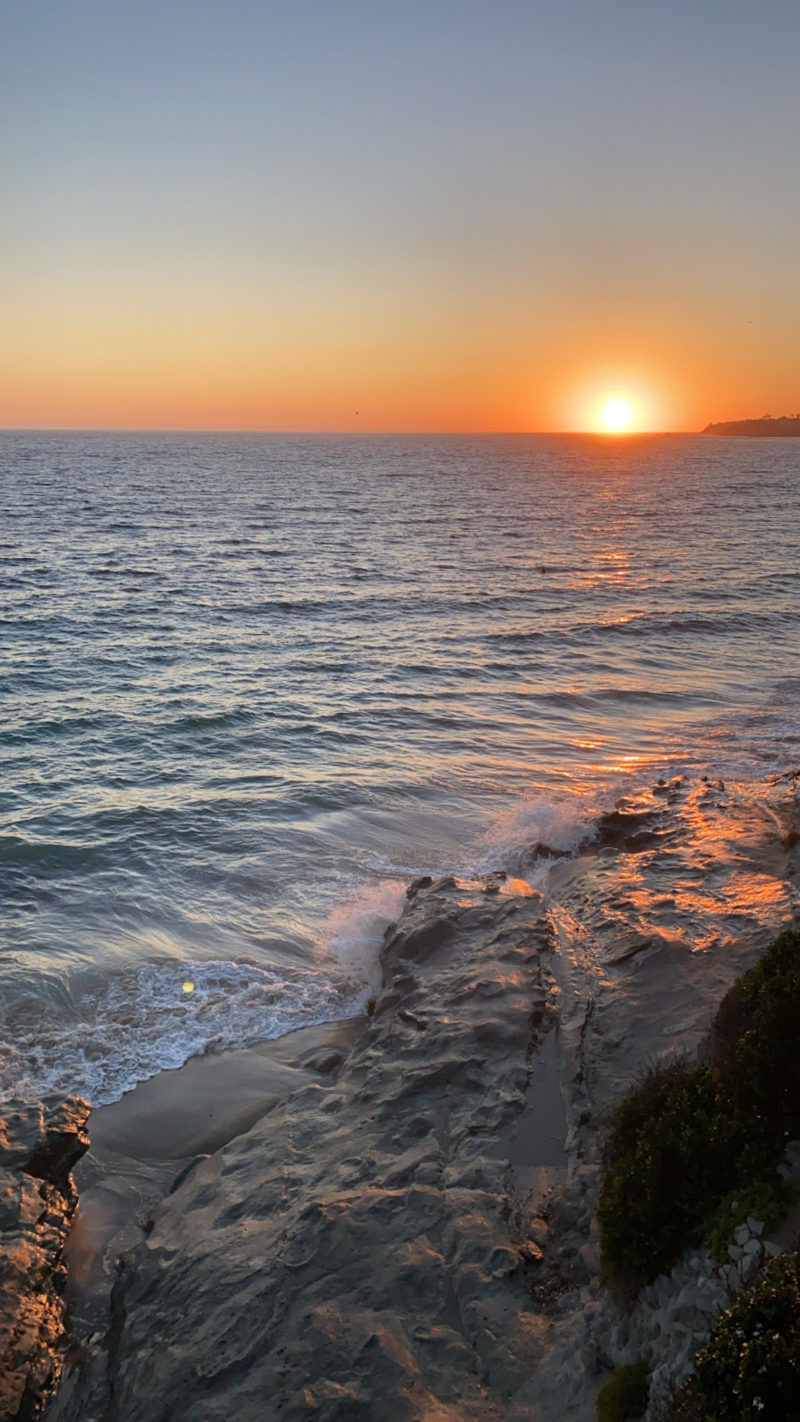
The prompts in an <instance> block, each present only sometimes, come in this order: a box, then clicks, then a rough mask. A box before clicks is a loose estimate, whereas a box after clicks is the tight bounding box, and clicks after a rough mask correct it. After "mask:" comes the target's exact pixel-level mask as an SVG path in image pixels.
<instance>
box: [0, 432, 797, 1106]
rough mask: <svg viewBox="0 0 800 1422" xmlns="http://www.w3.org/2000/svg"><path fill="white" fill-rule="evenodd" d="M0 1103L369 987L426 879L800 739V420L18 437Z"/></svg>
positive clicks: (534, 858)
mask: <svg viewBox="0 0 800 1422" xmlns="http://www.w3.org/2000/svg"><path fill="white" fill-rule="evenodd" d="M0 469H1V470H2V511H3V512H2V524H0V596H1V597H2V604H1V606H2V613H1V617H0V623H1V626H2V715H1V717H0V753H1V755H2V772H1V775H0V864H1V869H0V912H1V914H2V946H1V948H0V1089H1V1090H2V1092H3V1093H5V1094H9V1093H12V1092H14V1091H19V1090H26V1091H31V1090H33V1091H41V1090H42V1089H44V1088H49V1087H57V1088H59V1089H62V1090H78V1091H81V1092H83V1093H84V1094H86V1095H88V1097H89V1098H90V1099H91V1101H92V1102H93V1103H95V1104H99V1103H102V1102H106V1101H109V1100H113V1099H115V1098H117V1097H119V1096H120V1095H121V1094H122V1093H123V1092H124V1091H125V1090H126V1089H128V1088H129V1087H131V1086H132V1085H134V1084H135V1083H136V1082H137V1081H139V1080H143V1079H145V1078H147V1077H148V1076H151V1075H153V1074H154V1073H155V1072H157V1071H160V1070H162V1069H164V1068H169V1067H175V1066H178V1065H180V1064H181V1063H182V1062H183V1061H185V1060H186V1059H187V1057H189V1056H190V1055H192V1054H195V1053H198V1052H203V1051H208V1050H220V1049H223V1048H226V1047H237V1046H243V1045H246V1044H249V1043H252V1042H255V1041H258V1040H261V1039H264V1038H268V1037H273V1036H277V1035H280V1034H282V1033H284V1032H287V1031H289V1030H291V1029H292V1028H294V1027H297V1026H302V1025H305V1024H309V1023H312V1022H319V1021H324V1020H332V1019H335V1018H338V1017H344V1016H347V1015H349V1014H351V1013H353V1012H355V1011H358V1010H361V1009H362V1008H363V1005H364V1002H365V1000H366V996H367V994H368V992H369V990H370V981H371V977H372V975H373V974H374V969H375V962H376V957H377V951H378V947H379V944H380V939H381V934H382V931H383V928H384V927H385V925H386V923H387V922H388V921H389V920H391V919H392V918H394V917H396V916H397V914H398V913H399V912H400V911H401V908H402V904H403V900H404V890H405V886H406V884H407V882H408V880H409V879H410V878H411V877H412V876H414V875H416V874H420V873H434V874H435V873H438V872H440V871H446V870H453V869H460V870H463V871H474V870H488V869H494V868H500V867H503V866H506V867H511V868H512V869H513V870H514V872H515V873H518V874H520V873H521V874H524V875H525V876H526V877H527V878H528V879H529V880H530V881H531V882H533V883H539V884H544V883H545V882H546V871H547V866H548V863H549V862H552V855H551V851H559V850H560V851H564V850H567V851H573V850H574V849H575V848H576V847H577V846H578V844H579V843H580V842H581V841H582V840H583V839H585V838H586V837H587V836H589V835H591V830H592V822H593V818H594V817H595V816H596V815H597V814H598V813H599V812H600V811H601V810H603V809H605V808H607V807H608V806H609V805H610V804H611V803H612V802H613V801H614V799H615V797H617V796H619V795H620V794H625V793H628V792H630V791H632V790H636V789H637V788H638V787H640V786H643V785H646V784H648V783H651V782H652V781H653V780H654V779H656V778H657V777H659V776H665V775H666V776H669V775H673V774H676V773H681V772H687V773H692V774H697V775H699V774H703V773H705V774H714V775H720V774H725V775H736V776H737V777H739V778H740V779H742V780H747V781H749V782H752V783H753V784H757V783H758V782H760V781H764V780H765V779H766V777H768V776H769V775H771V774H778V773H780V772H784V771H786V770H788V769H791V768H793V767H796V765H797V764H798V761H800V709H799V703H800V695H799V693H800V666H798V659H797V654H798V649H799V646H798V644H799V643H800V637H799V636H798V618H797V606H798V596H799V595H800V570H799V568H798V556H797V555H798V528H800V441H798V440H794V441H793V440H788V439H787V440H778V439H776V440H769V441H765V440H746V439H714V438H710V437H705V438H704V437H689V436H687V437H683V436H681V437H650V438H630V437H629V438H624V439H611V438H590V437H578V436H575V437H568V436H561V437H545V436H537V437H533V436H531V437H522V436H519V437H511V436H509V437H489V436H486V437H481V438H474V437H470V438H466V437H448V438H444V437H442V438H434V437H422V436H419V437H403V438H397V437H389V436H385V437H384V436H382V437H377V436H375V437H366V436H362V437H344V436H326V437H321V436H314V437H310V436H299V435H298V436H291V437H290V436H278V435H247V436H241V435H190V434H185V435H183V434H163V433H159V434H139V433H137V434H117V433H114V434H105V433H91V434H80V433H24V432H13V433H5V434H3V435H0Z"/></svg>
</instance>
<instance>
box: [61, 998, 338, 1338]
mask: <svg viewBox="0 0 800 1422" xmlns="http://www.w3.org/2000/svg"><path fill="white" fill-rule="evenodd" d="M364 1021H365V1019H364V1018H363V1017H358V1018H352V1019H350V1020H349V1021H345V1022H333V1023H323V1024H321V1025H318V1026H314V1027H304V1028H301V1029H299V1030H298V1031H296V1032H291V1033H289V1034H288V1035H287V1036H285V1037H280V1038H278V1039H277V1040H276V1041H270V1042H260V1043H259V1044H258V1045H256V1046H254V1047H248V1048H245V1049H243V1050H240V1051H233V1052H220V1053H209V1054H207V1055H206V1056H202V1057H192V1058H191V1059H190V1060H189V1061H188V1062H186V1063H185V1065H184V1066H182V1067H181V1068H180V1069H178V1070H176V1071H165V1072H160V1073H159V1075H158V1076H154V1077H151V1079H150V1080H149V1081H145V1082H142V1083H141V1084H140V1085H139V1086H137V1087H136V1088H135V1089H134V1090H133V1091H129V1092H128V1093H127V1094H126V1095H125V1096H123V1097H122V1099H121V1100H120V1101H115V1102H113V1103H112V1104H111V1105H109V1106H100V1107H98V1108H97V1109H96V1110H95V1111H93V1112H92V1114H91V1117H90V1124H89V1130H90V1135H91V1148H90V1150H89V1151H88V1153H87V1154H86V1156H85V1157H84V1158H83V1160H81V1161H80V1163H79V1165H78V1167H77V1168H76V1171H75V1176H76V1182H77V1185H78V1189H79V1192H80V1203H79V1206H78V1212H77V1217H76V1220H75V1223H74V1225H73V1228H72V1233H71V1235H70V1239H69V1242H68V1245H67V1249H66V1259H67V1263H68V1267H69V1285H68V1300H69V1304H70V1308H71V1311H72V1315H73V1320H74V1322H75V1324H76V1325H77V1326H79V1327H88V1326H93V1325H96V1326H100V1325H101V1324H102V1322H103V1319H104V1317H105V1313H106V1310H107V1304H108V1293H109V1290H110V1288H111V1284H112V1282H113V1278H114V1275H115V1272H116V1264H117V1259H118V1257H119V1256H120V1254H122V1253H123V1252H124V1251H126V1250H129V1249H132V1248H135V1247H136V1245H137V1244H139V1243H140V1242H141V1240H142V1239H143V1238H144V1229H143V1226H144V1223H145V1221H146V1219H147V1217H148V1215H149V1212H150V1210H151V1209H152V1207H153V1206H154V1205H155V1204H156V1203H157V1202H158V1201H159V1200H161V1199H163V1198H164V1196H165V1195H167V1194H168V1192H169V1190H170V1189H171V1188H173V1187H174V1186H175V1183H176V1181H179V1180H180V1177H181V1175H182V1173H183V1172H184V1171H185V1170H186V1169H187V1168H188V1167H189V1166H190V1165H191V1164H192V1162H194V1161H196V1160H198V1159H199V1158H201V1157H203V1156H207V1155H211V1154H212V1153H213V1152H214V1151H217V1150H220V1149H221V1148H222V1147H223V1146H225V1145H226V1144H227V1143H228V1142H229V1141H231V1140H233V1139H234V1137H236V1136H239V1135H241V1134H243V1133H244V1132H245V1131H248V1130H249V1129H250V1128H251V1126H253V1125H254V1124H255V1123H256V1121H258V1120H259V1119H260V1118H261V1117H262V1116H264V1115H266V1114H267V1113H268V1112H269V1111H271V1110H272V1109H273V1108H274V1107H275V1106H276V1105H277V1104H278V1103H279V1102H281V1101H283V1100H284V1099H285V1097H287V1096H288V1095H289V1094H290V1093H291V1092H292V1091H295V1090H296V1089H297V1088H298V1087H300V1086H305V1085H309V1084H311V1083H313V1082H314V1081H320V1080H323V1079H328V1080H330V1079H331V1077H332V1076H333V1075H335V1072H336V1070H337V1069H338V1067H339V1065H340V1064H341V1062H342V1060H343V1058H344V1056H345V1055H346V1054H347V1052H348V1051H349V1050H350V1048H351V1046H352V1045H353V1043H354V1042H355V1041H356V1040H357V1038H358V1037H359V1035H360V1034H361V1032H362V1031H363V1026H364Z"/></svg>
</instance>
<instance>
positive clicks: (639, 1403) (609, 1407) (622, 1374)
mask: <svg viewBox="0 0 800 1422" xmlns="http://www.w3.org/2000/svg"><path fill="white" fill-rule="evenodd" d="M649 1390H650V1389H649V1382H648V1367H647V1360H646V1358H639V1359H638V1361H637V1362H635V1363H628V1364H626V1366H625V1367H622V1368H615V1369H614V1371H613V1373H612V1374H611V1378H610V1380H609V1381H608V1382H607V1383H606V1385H605V1387H603V1388H601V1389H600V1391H599V1393H598V1394H597V1422H636V1420H637V1418H639V1417H641V1416H642V1413H643V1412H644V1410H645V1408H646V1406H647V1398H648V1393H649Z"/></svg>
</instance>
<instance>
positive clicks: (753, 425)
mask: <svg viewBox="0 0 800 1422" xmlns="http://www.w3.org/2000/svg"><path fill="white" fill-rule="evenodd" d="M703 434H710V435H749V436H754V435H755V436H758V435H768V436H771V437H772V438H775V437H776V436H777V438H779V439H781V438H786V436H787V435H789V436H797V435H800V414H797V415H778V416H777V417H773V416H772V415H762V416H761V418H760V419H757V420H720V421H719V422H718V423H717V424H711V425H706V427H705V429H704V430H703Z"/></svg>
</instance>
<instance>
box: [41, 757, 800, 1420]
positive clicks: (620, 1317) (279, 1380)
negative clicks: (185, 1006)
mask: <svg viewBox="0 0 800 1422" xmlns="http://www.w3.org/2000/svg"><path fill="white" fill-rule="evenodd" d="M790 788H791V789H792V791H793V788H794V783H793V782H792V787H790ZM797 813H798V808H797V802H796V796H795V795H794V793H792V795H791V797H790V798H788V799H787V795H786V788H785V787H784V786H781V785H776V787H775V801H774V805H773V804H772V803H769V802H767V801H763V802H761V803H759V804H754V803H753V802H752V801H751V800H750V799H749V798H747V797H746V796H745V797H740V796H739V795H738V794H737V791H736V789H735V787H731V786H726V785H723V784H722V782H708V781H702V782H695V783H690V782H688V781H686V780H684V779H680V780H674V781H670V782H669V783H662V784H660V785H658V786H656V787H654V789H653V791H652V793H651V795H650V796H649V797H643V799H641V800H639V801H637V802H631V803H627V802H626V803H624V804H621V805H619V806H618V807H617V809H616V810H615V811H614V812H610V813H609V815H608V816H607V817H605V819H604V820H603V821H601V825H600V832H599V834H598V836H597V839H596V840H595V841H593V842H592V843H591V844H588V845H586V846H584V848H583V850H582V852H581V854H580V855H579V856H578V857H577V858H575V859H572V860H561V861H560V862H559V863H558V864H557V865H555V866H554V868H553V869H552V871H551V876H550V885H549V896H548V901H547V903H545V901H544V899H543V898H542V896H541V894H539V893H538V892H536V891H535V890H532V889H531V888H530V886H529V885H528V884H527V883H525V881H523V880H515V879H509V878H507V877H506V875H504V874H502V873H498V874H492V875H487V876H485V877H483V878H480V879H476V880H470V881H464V880H460V879H456V878H447V879H442V880H439V881H437V882H431V880H430V879H424V880H419V881H417V883H416V884H415V885H412V887H411V889H410V890H409V894H408V906H407V909H406V911H405V913H404V915H403V917H402V919H401V921H400V923H399V924H398V925H396V926H395V927H394V928H393V929H392V930H390V931H389V932H388V933H387V938H386V942H385V946H384V949H383V953H382V967H383V975H384V984H383V988H382V990H381V991H380V992H379V993H378V995H377V997H376V999H375V1001H374V1004H373V1010H372V1013H371V1016H370V1017H369V1019H368V1020H367V1021H366V1022H365V1024H364V1026H363V1031H361V1032H360V1034H359V1035H358V1037H357V1039H356V1041H355V1045H353V1046H351V1047H350V1048H349V1050H345V1051H343V1052H340V1053H338V1054H336V1053H334V1054H332V1055H329V1056H326V1057H325V1059H324V1060H323V1059H322V1058H319V1059H317V1058H315V1059H314V1062H313V1063H312V1062H311V1061H310V1059H309V1066H312V1065H313V1066H314V1068H315V1069H316V1070H318V1071H319V1072H321V1073H323V1075H322V1077H321V1079H319V1080H315V1081H310V1082H309V1081H305V1082H304V1083H303V1084H302V1085H301V1086H300V1087H299V1088H298V1089H296V1090H293V1091H292V1092H291V1094H290V1095H289V1096H288V1097H287V1098H285V1099H282V1100H281V1101H279V1102H277V1103H276V1104H270V1105H269V1106H268V1108H266V1107H265V1112H266V1113H265V1114H264V1115H263V1116H262V1118H261V1119H260V1120H258V1121H257V1122H256V1124H254V1125H253V1126H252V1127H251V1128H250V1129H249V1130H247V1132H246V1133H245V1134H242V1135H239V1136H237V1138H236V1139H234V1140H232V1141H230V1143H229V1144H227V1145H226V1146H224V1148H222V1149H219V1150H214V1151H213V1152H212V1153H210V1154H207V1155H204V1156H203V1157H202V1158H201V1159H199V1160H196V1161H194V1162H191V1163H190V1164H189V1165H188V1166H187V1167H185V1169H184V1170H183V1173H182V1175H181V1177H180V1179H179V1180H178V1181H177V1182H175V1183H174V1185H173V1189H172V1192H171V1193H170V1194H169V1195H168V1196H167V1197H166V1198H165V1199H164V1200H163V1201H162V1202H161V1203H160V1205H159V1206H158V1207H157V1208H156V1209H155V1211H154V1213H153V1216H152V1221H151V1223H150V1225H149V1226H148V1234H147V1237H146V1239H144V1240H143V1241H142V1242H141V1243H140V1244H139V1246H138V1247H137V1248H136V1249H135V1250H133V1251H132V1252H131V1253H130V1254H129V1255H128V1256H127V1257H126V1259H125V1261H124V1268H122V1270H121V1271H120V1274H119V1277H118V1280H117V1283H116V1286H115V1288H114V1293H113V1298H112V1306H111V1314H112V1316H111V1323H110V1327H109V1329H108V1332H107V1335H106V1337H105V1338H104V1339H100V1338H95V1339H94V1340H91V1339H90V1340H88V1341H87V1343H86V1347H85V1359H84V1366H83V1368H82V1369H78V1370H76V1372H75V1373H74V1374H73V1376H72V1379H71V1381H70V1386H69V1388H67V1389H62V1393H61V1394H60V1396H59V1400H58V1402H57V1403H56V1406H55V1410H54V1411H53V1413H52V1422H77V1419H80V1422H139V1420H140V1419H141V1422H144V1419H147V1422H172V1419H174V1418H178V1417H180V1418H181V1419H182V1422H184V1420H185V1422H216V1419H219V1422H222V1419H223V1418H224V1419H226V1422H227V1419H228V1418H232V1417H236V1418H237V1419H243V1420H244V1422H248V1419H254V1422H255V1419H259V1422H272V1419H275V1422H284V1419H286V1420H287V1422H305V1419H311V1418H314V1419H317V1420H318V1422H357V1419H364V1422H378V1420H379V1419H380V1422H417V1419H423V1418H426V1419H431V1420H432V1419H436V1422H478V1419H480V1420H481V1422H492V1419H501V1418H502V1419H504V1422H563V1419H564V1418H566V1417H569V1418H570V1419H574V1422H591V1419H593V1417H594V1412H595V1398H596V1395H597V1392H598V1390H599V1388H600V1387H602V1385H603V1383H604V1382H605V1381H606V1380H607V1378H608V1376H609V1372H610V1370H611V1369H612V1368H613V1367H615V1366H618V1365H620V1364H624V1363H627V1362H631V1361H634V1360H635V1359H636V1358H638V1357H639V1356H642V1355H644V1354H646V1355H648V1356H649V1357H650V1358H651V1361H652V1368H653V1377H654V1388H653V1402H652V1408H651V1411H650V1413H649V1414H648V1415H649V1416H650V1417H651V1418H652V1419H653V1422H654V1419H655V1418H656V1417H657V1416H658V1408H659V1407H660V1406H661V1404H662V1402H663V1400H664V1398H666V1397H668V1396H669V1394H670V1391H671V1389H672V1388H673V1387H674V1386H675V1385H676V1384H678V1383H679V1382H680V1381H681V1379H682V1378H683V1377H685V1375H686V1372H687V1371H688V1369H689V1368H690V1366H691V1360H692V1358H693V1356H694V1353H695V1351H696V1349H697V1347H698V1346H699V1344H700V1343H701V1342H702V1341H703V1339H704V1338H705V1337H706V1336H707V1334H708V1332H709V1330H710V1328H711V1326H712V1325H713V1322H714V1319H715V1317H716V1316H717V1315H718V1313H719V1312H720V1310H721V1309H723V1308H725V1307H727V1306H728V1304H729V1302H730V1300H731V1298H732V1297H733V1296H734V1294H735V1293H736V1292H737V1291H738V1290H739V1289H740V1288H742V1287H743V1286H744V1284H745V1282H746V1279H747V1278H748V1277H750V1276H751V1275H752V1274H754V1273H755V1272H757V1270H758V1269H759V1268H760V1267H761V1265H762V1263H763V1261H764V1260H766V1259H767V1258H769V1257H770V1255H771V1254H772V1253H773V1252H774V1250H776V1249H779V1248H781V1247H782V1241H780V1240H778V1239H768V1238H766V1237H765V1235H764V1232H763V1231H762V1232H759V1228H758V1226H759V1225H760V1221H758V1220H753V1221H751V1220H749V1219H748V1220H747V1222H746V1227H747V1237H746V1238H744V1234H743V1242H742V1243H741V1244H740V1243H738V1242H737V1243H734V1245H733V1246H732V1250H733V1252H729V1256H728V1259H727V1260H726V1261H723V1262H722V1263H721V1264H720V1263H717V1262H715V1261H713V1260H712V1259H711V1258H710V1256H708V1254H707V1253H706V1252H704V1251H693V1252H692V1253H691V1254H690V1255H687V1256H685V1257H684V1258H683V1259H682V1260H681V1261H680V1262H679V1264H678V1265H677V1266H676V1268H675V1269H674V1270H673V1271H672V1273H671V1274H670V1275H668V1276H662V1277H661V1278H659V1279H657V1280H656V1281H655V1282H654V1283H653V1284H652V1285H650V1286H649V1288H648V1289H647V1290H645V1291H643V1293H642V1294H641V1295H640V1297H639V1299H638V1300H637V1301H636V1302H635V1303H633V1304H632V1305H630V1304H629V1306H628V1307H626V1308H622V1307H620V1306H619V1305H618V1304H617V1303H616V1302H615V1301H614V1300H613V1299H612V1298H611V1297H610V1295H609V1293H608V1291H607V1290H606V1289H605V1288H604V1287H603V1284H602V1281H601V1278H600V1253H599V1240H598V1231H597V1222H596V1213H595V1212H596V1206H597V1199H598V1192H599V1187H600V1179H601V1173H600V1155H601V1143H602V1139H603V1132H604V1129H605V1125H606V1123H607V1121H608V1119H609V1113H610V1112H611V1111H612V1110H613V1108H614V1106H615V1105H616V1103H617V1102H618V1101H619V1099H620V1098H621V1096H622V1094H623V1093H624V1092H625V1091H626V1090H627V1089H628V1088H629V1086H630V1085H631V1084H632V1082H633V1081H634V1080H635V1079H636V1077H637V1074H638V1073H640V1072H641V1070H642V1069H643V1068H644V1067H645V1066H646V1065H647V1064H648V1063H649V1062H652V1061H654V1060H658V1059H660V1058H663V1057H665V1056H666V1057H669V1056H670V1055H671V1054H673V1053H674V1052H675V1050H676V1049H679V1050H684V1051H686V1052H688V1053H690V1054H691V1053H693V1052H694V1051H695V1050H696V1049H697V1047H698V1046H699V1045H700V1044H701V1042H702V1041H703V1040H704V1039H705V1037H706V1034H707V1031H708V1026H709V1023H710V1020H711V1017H712V1014H713V1012H714V1010H715V1008H716V1006H717V1004H718V1003H719V1001H720V999H721V998H722V996H723V995H724V993H725V992H726V990H727V989H728V988H729V987H730V986H731V983H732V982H733V980H734V979H735V977H736V976H737V975H738V974H740V973H741V972H743V971H745V970H746V969H747V968H749V967H750V966H751V965H752V963H753V962H754V961H755V959H756V958H757V957H758V955H759V953H760V952H761V950H762V949H763V948H764V947H766V946H767V944H768V943H769V941H770V940H771V938H772V937H773V936H774V934H775V932H776V931H777V929H778V928H779V927H780V926H781V925H782V924H783V923H785V922H786V921H787V920H789V919H790V918H791V916H792V913H793V912H794V911H795V910H796V908H797V904H798V885H797V867H798V864H797V847H796V843H795V842H794V841H792V843H791V844H787V840H788V838H789V832H790V831H793V828H794V826H795V823H796V819H797ZM787 816H788V817H789V818H787ZM792 816H794V819H792V818H791V817H792ZM737 1250H741V1254H740V1255H739V1254H737V1253H736V1252H735V1251H737Z"/></svg>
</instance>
